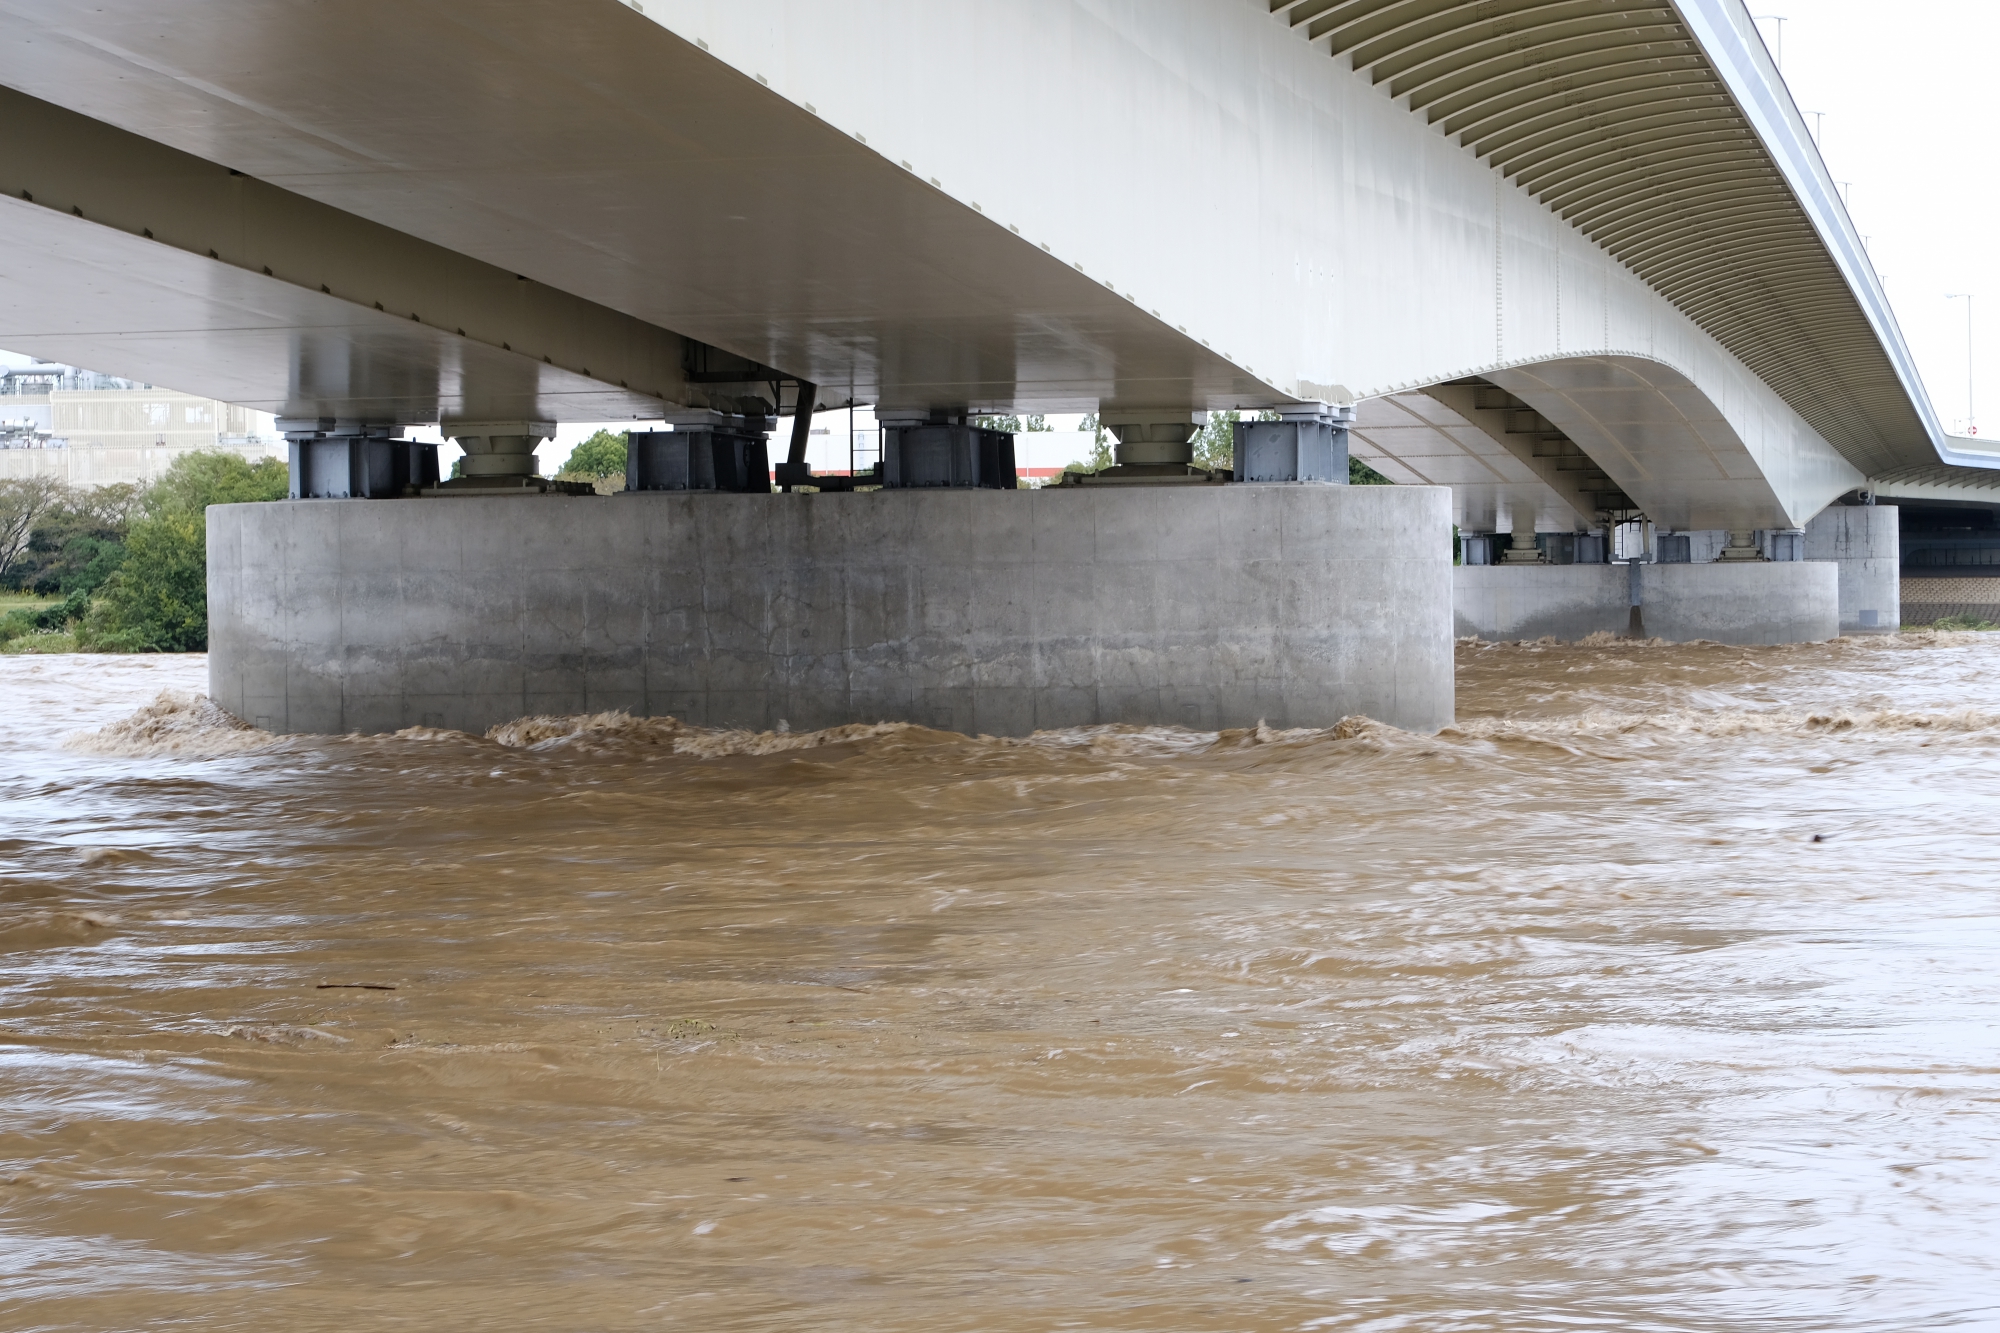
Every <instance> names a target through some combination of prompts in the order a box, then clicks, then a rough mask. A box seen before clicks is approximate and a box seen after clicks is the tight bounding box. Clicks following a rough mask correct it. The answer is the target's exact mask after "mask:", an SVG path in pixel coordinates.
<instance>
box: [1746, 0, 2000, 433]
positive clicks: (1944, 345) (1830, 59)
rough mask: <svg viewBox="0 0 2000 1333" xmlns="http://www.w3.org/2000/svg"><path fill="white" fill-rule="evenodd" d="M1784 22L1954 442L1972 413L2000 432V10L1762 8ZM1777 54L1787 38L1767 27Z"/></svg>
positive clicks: (1777, 3)
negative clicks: (1969, 359)
mask: <svg viewBox="0 0 2000 1333" xmlns="http://www.w3.org/2000/svg"><path fill="white" fill-rule="evenodd" d="M1752 2H1753V8H1752V11H1751V12H1752V13H1754V14H1759V15H1765V14H1769V15H1783V16H1784V17H1785V19H1786V22H1785V23H1784V24H1783V26H1782V31H1783V34H1784V37H1783V45H1784V74H1785V81H1786V82H1787V83H1789V84H1790V85H1791V87H1792V96H1793V98H1794V99H1795V100H1796V101H1797V102H1798V104H1799V109H1800V110H1801V111H1808V112H1811V111H1819V112H1823V113H1824V115H1823V117H1818V118H1816V117H1813V116H1811V115H1808V116H1807V117H1806V124H1807V125H1808V126H1810V125H1812V124H1814V122H1815V120H1816V119H1817V120H1818V121H1819V123H1820V124H1821V126H1822V127H1823V128H1822V129H1821V131H1820V152H1821V155H1822V156H1823V157H1825V159H1826V164H1827V168H1828V170H1829V171H1830V172H1831V173H1832V175H1833V178H1834V179H1835V180H1836V181H1847V182H1851V184H1850V185H1849V187H1848V192H1847V198H1848V211H1849V213H1850V214H1852V216H1853V218H1854V224H1855V227H1856V229H1857V230H1858V231H1860V233H1861V234H1862V235H1863V236H1866V237H1868V238H1869V239H1868V245H1869V253H1870V255H1871V256H1872V257H1873V258H1874V261H1875V268H1876V271H1877V272H1878V273H1880V274H1881V275H1882V278H1883V280H1884V285H1885V286H1886V287H1887V289H1888V292H1889V299H1890V300H1891V302H1893V303H1894V305H1895V308H1896V319H1897V322H1898V323H1899V324H1901V325H1902V328H1903V337H1904V338H1905V339H1906V340H1907V341H1908V342H1909V344H1910V350H1911V352H1912V353H1913V354H1914V355H1915V356H1916V359H1917V365H1918V368H1919V369H1920V370H1921V371H1922V373H1923V377H1924V386H1925V388H1927V389H1928V390H1929V391H1930V395H1931V402H1932V403H1933V404H1934V405H1935V406H1936V408H1937V413H1938V416H1939V417H1940V418H1941V419H1942V420H1943V421H1944V424H1945V429H1947V430H1949V431H1952V432H1954V433H1961V432H1963V431H1964V429H1965V424H1966V423H1965V414H1966V397H1965V394H1966V354H1965V305H1966V303H1965V302H1964V301H1950V300H1946V299H1945V294H1946V293H1947V292H1970V293H1972V294H1973V296H1974V300H1973V306H1974V316H1973V335H1974V340H1973V374H1972V389H1973V395H1974V398H1973V402H1974V406H1975V408H1976V409H1977V411H1978V413H1979V415H1980V417H1981V418H1983V419H1984V421H1985V423H1986V424H1985V427H1984V431H1983V433H1985V434H1987V435H1992V434H1994V433H1995V432H1996V430H2000V4H1996V3H1994V0H1896V2H1895V3H1885V2H1884V0H1752ZM1759 26H1760V27H1761V28H1762V29H1763V32H1764V35H1765V42H1766V44H1767V45H1769V46H1771V47H1772V48H1773V50H1774V52H1775V50H1776V48H1777V46H1778V34H1779V32H1780V25H1779V24H1777V23H1776V22H1774V21H1771V20H1768V19H1767V20H1765V21H1764V22H1762V23H1760V24H1759Z"/></svg>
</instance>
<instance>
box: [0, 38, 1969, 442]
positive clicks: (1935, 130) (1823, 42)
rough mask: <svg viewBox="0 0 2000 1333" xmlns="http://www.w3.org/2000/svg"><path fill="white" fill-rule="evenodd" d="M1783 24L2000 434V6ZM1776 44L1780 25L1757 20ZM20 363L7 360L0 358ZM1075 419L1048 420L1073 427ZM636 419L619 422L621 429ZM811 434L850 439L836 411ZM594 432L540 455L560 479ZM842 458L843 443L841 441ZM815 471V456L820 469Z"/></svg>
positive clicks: (1934, 328)
mask: <svg viewBox="0 0 2000 1333" xmlns="http://www.w3.org/2000/svg"><path fill="white" fill-rule="evenodd" d="M1751 6H1752V13H1754V14H1757V15H1760V16H1765V15H1769V16H1783V18H1784V19H1785V22H1784V23H1783V25H1782V47H1783V50H1782V64H1783V69H1784V74H1785V78H1786V81H1787V82H1788V83H1789V84H1790V85H1791V87H1792V93H1793V96H1794V98H1795V99H1796V100H1797V102H1798V104H1799V107H1800V109H1801V110H1802V111H1806V112H1815V111H1816V112H1820V113H1822V114H1821V115H1819V116H1813V115H1810V114H1809V115H1807V116H1806V123H1807V124H1808V125H1814V124H1817V125H1818V126H1819V132H1820V149H1821V152H1822V154H1823V155H1824V157H1825V158H1826V163H1827V167H1828V169H1829V171H1830V172H1831V173H1832V175H1833V178H1834V179H1835V180H1836V181H1842V182H1846V183H1847V198H1848V204H1849V211H1850V212H1851V213H1852V215H1853V217H1854V222H1855V226H1856V228H1857V230H1859V231H1860V232H1861V234H1862V235H1863V236H1866V237H1867V238H1868V244H1869V253H1870V254H1871V256H1872V257H1873V258H1874V261H1875V267H1876V269H1877V271H1878V272H1879V273H1880V274H1881V275H1882V278H1883V281H1884V285H1885V287H1886V288H1887V290H1888V293H1889V298H1890V300H1891V302H1892V303H1893V304H1894V306H1895V311H1896V318H1897V321H1898V322H1899V323H1900V324H1901V325H1902V329H1903V336H1904V338H1905V339H1906V340H1907V341H1908V342H1909V345H1910V350H1911V351H1912V353H1914V355H1915V356H1916V359H1917V365H1918V367H1919V369H1920V370H1921V372H1922V374H1923V377H1924V384H1925V387H1926V388H1927V389H1928V390H1929V392H1930V395H1931V401H1932V403H1933V404H1934V405H1935V406H1936V408H1937V413H1938V416H1939V417H1940V418H1941V419H1942V420H1943V422H1944V424H1945V428H1946V429H1947V430H1950V431H1952V432H1954V433H1960V432H1963V431H1964V430H1965V429H1966V426H1967V421H1966V394H1967V388H1968V380H1967V357H1966V305H1967V303H1966V302H1965V301H1963V300H1948V299H1946V294H1947V293H1949V292H1969V293H1972V294H1973V298H1974V299H1973V302H1972V305H1973V307H1974V310H1973V357H1972V374H1971V380H1970V388H1971V391H1972V394H1973V406H1974V408H1975V409H1976V411H1977V413H1978V414H1979V416H1980V417H1981V418H1983V419H1984V421H1985V422H1986V426H1985V429H1984V432H1983V433H1985V434H1987V435H1992V434H1994V433H1996V431H2000V3H1996V0H1897V2H1896V3H1894V4H1889V3H1885V2H1884V0H1751ZM1760 27H1761V28H1762V29H1763V31H1764V34H1765V40H1766V42H1767V44H1769V45H1770V46H1772V47H1773V48H1774V52H1775V51H1776V48H1777V47H1778V46H1779V45H1780V31H1781V26H1780V25H1779V24H1778V23H1777V22H1776V21H1775V18H1765V19H1763V21H1762V22H1761V23H1760ZM27 359H28V358H26V357H19V356H14V355H12V354H10V353H5V352H0V361H4V362H6V363H8V364H20V363H22V362H24V361H26V360H27ZM1074 421H1075V418H1073V417H1063V418H1053V417H1052V418H1051V419H1050V424H1051V425H1055V426H1058V427H1068V426H1070V425H1072V424H1074ZM631 424H632V423H630V422H621V423H615V425H616V427H617V428H624V427H627V426H630V425H631ZM816 424H818V425H821V426H824V427H829V428H831V429H832V430H833V431H836V432H838V433H839V434H840V435H842V436H843V437H844V436H845V434H846V429H847V425H846V417H845V414H844V413H832V414H824V415H823V419H822V420H820V421H819V422H818V423H816ZM592 429H594V427H593V426H591V425H570V426H565V427H564V428H563V429H562V432H561V435H560V437H559V438H558V440H556V441H554V442H552V443H551V444H548V445H544V446H543V448H542V451H541V452H542V460H543V466H544V470H546V471H554V470H555V468H556V467H557V466H558V465H560V464H561V462H562V460H563V459H564V458H566V457H567V456H568V453H569V449H570V447H571V445H572V444H573V443H574V442H575V441H576V440H579V439H582V438H583V437H584V436H586V435H588V434H589V433H590V432H591V430H592ZM841 443H842V446H843V448H842V452H843V453H844V452H845V449H844V445H845V440H844V438H843V440H842V441H841ZM818 461H819V460H818V459H817V458H816V459H815V462H816V463H817V462H818Z"/></svg>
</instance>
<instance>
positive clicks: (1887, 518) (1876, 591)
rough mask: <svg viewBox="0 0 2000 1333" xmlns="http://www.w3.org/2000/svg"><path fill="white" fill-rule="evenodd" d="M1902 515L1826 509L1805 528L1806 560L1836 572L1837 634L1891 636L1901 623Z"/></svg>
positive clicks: (1879, 509) (1888, 508)
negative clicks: (1822, 562)
mask: <svg viewBox="0 0 2000 1333" xmlns="http://www.w3.org/2000/svg"><path fill="white" fill-rule="evenodd" d="M1901 522H1902V511H1901V510H1899V509H1897V508H1896V506H1894V505H1877V504H1859V505H1828V506H1827V507H1826V508H1825V509H1823V510H1821V511H1820V513H1819V516H1818V517H1817V518H1815V519H1813V521H1812V522H1810V523H1808V524H1806V530H1805V558H1806V559H1807V560H1826V561H1831V562H1832V563H1833V565H1834V567H1835V568H1836V569H1838V570H1839V571H1840V632H1841V633H1842V634H1894V633H1895V632H1896V631H1897V630H1899V629H1901V628H1902V625H1903V573H1902V571H1903V560H1902V527H1901Z"/></svg>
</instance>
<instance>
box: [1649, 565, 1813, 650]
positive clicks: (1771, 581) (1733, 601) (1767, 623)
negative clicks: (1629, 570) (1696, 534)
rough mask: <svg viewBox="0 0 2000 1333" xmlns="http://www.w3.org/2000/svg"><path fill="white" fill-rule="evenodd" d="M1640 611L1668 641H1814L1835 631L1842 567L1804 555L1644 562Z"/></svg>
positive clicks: (1657, 635) (1651, 629)
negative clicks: (1784, 558) (1706, 562)
mask: <svg viewBox="0 0 2000 1333" xmlns="http://www.w3.org/2000/svg"><path fill="white" fill-rule="evenodd" d="M1639 597H1640V607H1639V611H1640V615H1641V616H1642V617H1643V628H1644V632H1645V634H1646V635H1647V637H1649V638H1659V639H1665V640H1667V641H1668V642H1670V643H1686V642H1689V641H1690V640H1693V639H1712V640H1714V641H1715V642H1717V643H1741V644H1758V643H1817V642H1820V641H1822V640H1825V639H1833V638H1838V637H1839V636H1840V571H1839V570H1838V569H1836V568H1835V567H1834V566H1833V565H1831V564H1826V563H1818V562H1814V561H1810V560H1788V561H1777V562H1766V561H1746V562H1744V563H1743V564H1740V565H1736V564H1713V565H1647V566H1646V567H1645V568H1644V570H1643V571H1642V577H1641V580H1640V591H1639Z"/></svg>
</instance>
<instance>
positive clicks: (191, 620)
mask: <svg viewBox="0 0 2000 1333" xmlns="http://www.w3.org/2000/svg"><path fill="white" fill-rule="evenodd" d="M290 489H291V482H290V477H289V473H288V470H287V468H286V466H285V464H284V462H283V461H281V460H279V459H275V458H264V459H259V460H258V461H257V462H255V463H251V462H248V461H246V460H245V459H244V458H242V457H241V456H240V455H237V454H226V453H194V454H186V455H183V456H182V457H180V458H177V459H175V460H174V462H173V465H172V466H170V467H169V468H168V469H167V471H166V474H165V475H164V476H162V477H161V478H160V479H159V480H158V481H156V482H154V483H153V485H152V486H151V487H149V488H148V489H147V490H146V492H145V494H144V495H143V496H142V497H141V499H140V502H139V508H140V513H141V517H140V518H139V519H138V520H137V521H136V522H134V523H133V524H132V527H131V530H130V532H129V533H127V535H126V538H125V542H124V548H123V556H122V558H121V559H120V560H119V561H118V563H117V564H116V567H115V568H114V569H112V570H111V571H109V574H108V577H107V578H106V579H105V580H104V584H103V589H102V593H103V595H102V596H101V597H100V598H99V599H98V601H97V602H96V604H95V605H93V606H92V607H91V608H90V612H89V614H88V615H86V616H84V617H83V624H82V626H81V628H80V630H79V631H78V634H77V644H78V646H79V647H83V648H93V649H98V650H100V651H108V652H139V653H193V652H201V651H203V650H204V649H206V648H207V647H208V512H207V511H208V506H210V505H212V504H243V503H250V502H255V501H263V500H281V499H283V498H285V496H286V495H287V494H288V493H289V492H290ZM86 595H87V594H86Z"/></svg>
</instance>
